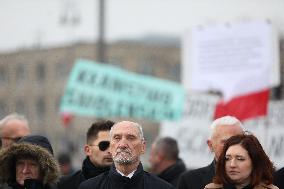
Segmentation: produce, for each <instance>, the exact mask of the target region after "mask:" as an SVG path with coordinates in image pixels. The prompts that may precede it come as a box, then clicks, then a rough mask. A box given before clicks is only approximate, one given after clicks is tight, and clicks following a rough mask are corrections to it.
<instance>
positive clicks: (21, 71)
mask: <svg viewBox="0 0 284 189" xmlns="http://www.w3.org/2000/svg"><path fill="white" fill-rule="evenodd" d="M25 78H26V69H25V66H24V64H22V63H21V64H19V65H18V66H17V67H16V81H17V82H21V81H23V80H25Z"/></svg>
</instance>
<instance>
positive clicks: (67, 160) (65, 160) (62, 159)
mask: <svg viewBox="0 0 284 189" xmlns="http://www.w3.org/2000/svg"><path fill="white" fill-rule="evenodd" d="M57 160H58V163H59V167H60V172H61V175H70V174H73V173H74V172H75V170H74V167H73V164H72V159H71V157H70V154H68V153H60V154H59V155H58V157H57Z"/></svg>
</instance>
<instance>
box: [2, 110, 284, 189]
mask: <svg viewBox="0 0 284 189" xmlns="http://www.w3.org/2000/svg"><path fill="white" fill-rule="evenodd" d="M0 136H1V150H0V189H91V188H92V189H93V188H94V189H112V188H113V189H132V188H133V189H134V188H135V189H136V188H137V189H140V188H143V189H146V188H147V189H148V188H149V189H150V188H155V189H174V188H176V189H277V188H280V189H282V188H283V189H284V168H282V169H279V170H277V171H276V170H275V168H274V166H273V163H272V162H271V160H270V159H269V157H268V156H267V154H266V153H265V151H264V149H263V147H262V146H261V144H260V142H259V140H258V139H257V137H255V136H254V135H253V134H252V133H249V132H247V131H245V130H244V126H243V124H242V123H241V122H240V121H239V120H238V119H237V118H235V117H232V116H225V117H221V118H218V119H216V120H214V121H213V122H212V124H211V126H210V136H209V138H208V140H207V145H208V148H209V149H210V151H211V152H212V153H213V154H214V159H213V160H212V162H211V163H210V164H209V165H207V166H205V167H201V168H197V169H194V170H187V169H186V165H185V163H184V161H183V160H182V159H181V158H180V156H179V147H178V142H177V140H175V139H174V138H172V137H160V138H157V139H156V140H155V141H154V142H153V143H152V144H151V152H150V156H149V164H150V169H149V170H147V171H146V170H145V169H144V167H143V165H142V162H141V156H142V155H143V154H144V153H145V151H146V140H145V138H144V134H143V129H142V126H141V125H140V124H139V123H136V122H132V121H120V122H116V123H115V122H113V121H111V120H99V121H97V122H95V123H92V124H91V126H90V128H89V129H88V130H87V132H86V144H85V145H84V149H83V150H84V153H85V156H86V158H85V159H84V160H83V162H82V166H81V168H80V170H77V171H75V170H74V168H73V167H72V160H71V158H70V156H69V155H68V154H59V155H58V158H55V156H54V152H53V148H52V145H51V143H50V141H49V140H48V138H47V137H45V136H41V135H34V134H33V133H32V132H31V130H30V128H29V123H28V120H27V119H26V118H25V117H24V116H23V115H19V114H16V113H14V114H11V115H8V116H6V117H4V118H3V119H2V120H0Z"/></svg>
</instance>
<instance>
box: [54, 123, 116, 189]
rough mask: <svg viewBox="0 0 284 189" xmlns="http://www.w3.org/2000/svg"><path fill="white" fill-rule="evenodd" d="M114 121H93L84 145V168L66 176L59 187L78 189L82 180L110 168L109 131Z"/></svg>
mask: <svg viewBox="0 0 284 189" xmlns="http://www.w3.org/2000/svg"><path fill="white" fill-rule="evenodd" d="M113 125H114V122H112V121H109V120H101V121H98V122H96V123H93V124H92V125H91V127H90V128H89V129H88V132H87V141H86V144H85V146H84V151H85V154H86V158H85V160H84V161H83V165H82V169H81V170H79V171H77V172H76V173H75V174H73V175H69V176H64V177H62V178H61V179H60V182H59V184H58V188H59V189H77V188H78V186H79V185H80V183H81V182H83V181H85V180H87V179H89V178H92V177H95V176H97V175H99V174H101V173H103V172H105V171H108V170H109V169H110V166H111V164H112V163H113V161H112V156H111V154H110V150H109V144H110V142H109V139H110V136H109V133H110V129H111V127H112V126H113Z"/></svg>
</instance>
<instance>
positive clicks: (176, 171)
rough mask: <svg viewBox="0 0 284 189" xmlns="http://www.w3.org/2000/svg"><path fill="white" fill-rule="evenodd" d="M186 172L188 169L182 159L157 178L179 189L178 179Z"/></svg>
mask: <svg viewBox="0 0 284 189" xmlns="http://www.w3.org/2000/svg"><path fill="white" fill-rule="evenodd" d="M185 170H186V167H185V164H184V162H183V161H182V160H181V159H178V161H177V162H176V163H175V164H173V165H172V166H170V167H169V168H167V169H166V170H164V171H163V172H162V173H160V174H158V175H157V176H158V177H160V178H161V179H163V180H165V181H167V182H168V183H170V184H172V185H173V186H174V187H177V184H178V179H179V177H180V175H181V174H182V173H183V172H185Z"/></svg>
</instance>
